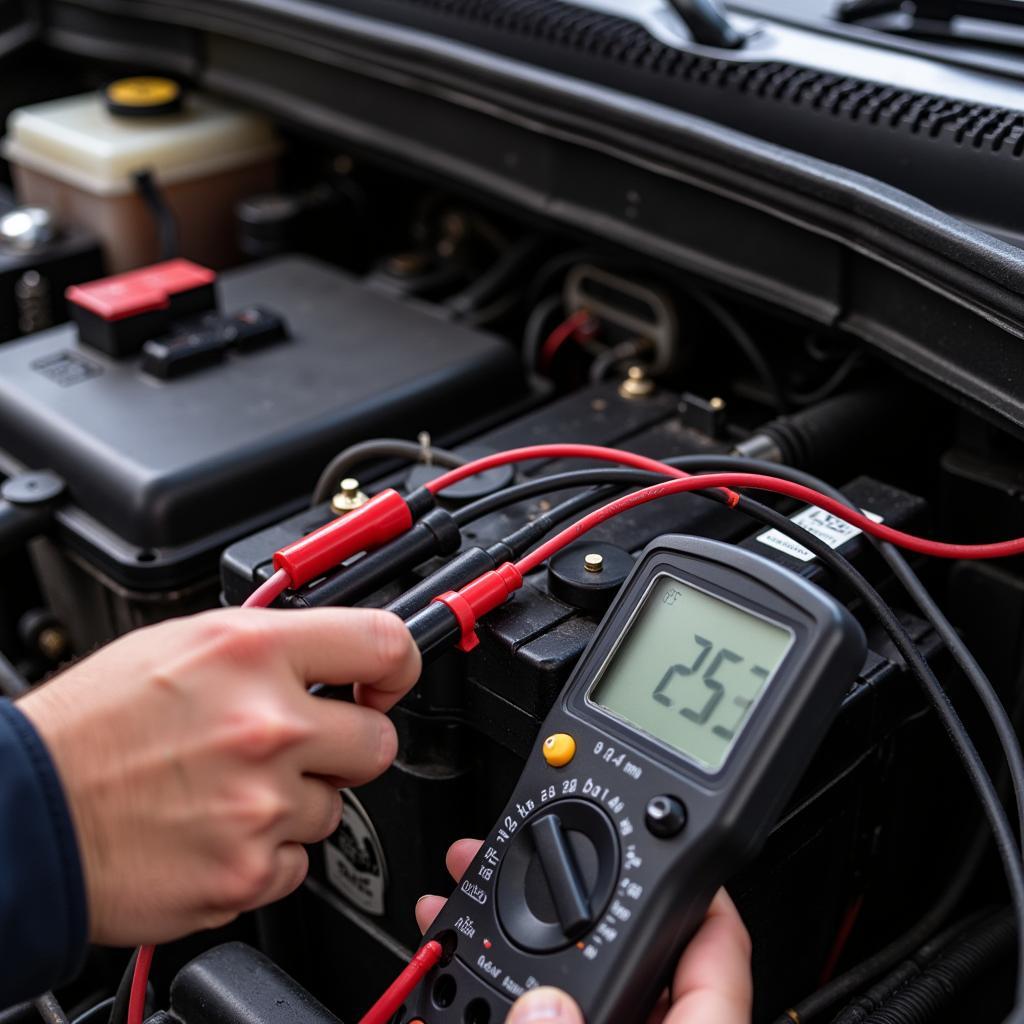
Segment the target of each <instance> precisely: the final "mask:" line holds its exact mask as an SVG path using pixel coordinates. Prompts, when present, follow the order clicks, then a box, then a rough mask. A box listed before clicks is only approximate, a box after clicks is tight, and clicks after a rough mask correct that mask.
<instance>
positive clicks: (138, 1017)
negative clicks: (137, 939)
mask: <svg viewBox="0 0 1024 1024" xmlns="http://www.w3.org/2000/svg"><path fill="white" fill-rule="evenodd" d="M153 948H154V947H153V946H139V953H138V956H137V957H136V958H135V970H134V971H133V972H132V988H131V994H130V996H129V997H128V1024H142V1020H143V1018H144V1017H145V1016H146V986H147V985H148V984H149V967H150V964H152V963H153Z"/></svg>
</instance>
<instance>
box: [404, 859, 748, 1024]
mask: <svg viewBox="0 0 1024 1024" xmlns="http://www.w3.org/2000/svg"><path fill="white" fill-rule="evenodd" d="M481 845H482V844H481V843H480V842H479V841H478V840H475V839H462V840H459V841H458V842H457V843H455V844H453V846H452V848H451V849H450V850H449V851H448V855H447V857H446V858H445V860H446V863H447V865H448V868H449V870H450V871H451V873H452V877H453V879H454V880H455V882H456V883H458V882H459V881H461V880H462V876H463V875H464V874H465V872H466V871H468V870H469V866H470V864H472V862H473V859H474V858H475V857H476V855H477V853H478V852H479V849H480V846H481ZM444 904H445V899H444V897H443V896H424V897H423V898H422V899H420V901H419V902H418V903H417V904H416V921H417V923H418V924H419V926H420V931H421V932H424V933H426V932H428V931H430V929H431V926H432V925H433V923H434V920H435V919H436V917H437V915H438V914H439V913H440V912H441V910H442V909H443V907H444ZM750 952H751V950H750V936H749V935H748V934H747V930H746V928H745V927H744V925H743V921H742V919H741V918H740V915H739V911H737V909H736V907H735V905H734V904H733V902H732V900H731V899H730V898H729V896H728V894H727V893H726V892H725V890H724V889H722V890H719V892H718V894H717V895H716V896H715V898H714V900H713V901H712V903H711V907H710V908H709V910H708V913H707V916H706V917H705V919H704V921H703V923H702V924H701V926H700V929H699V930H698V932H697V934H696V935H695V936H694V937H693V939H692V940H691V942H690V943H689V945H688V946H687V947H686V949H685V950H684V952H683V955H682V957H681V959H680V961H679V964H678V966H677V967H676V969H675V973H674V976H673V978H672V982H671V984H670V986H669V989H668V991H667V992H666V993H665V997H663V999H662V1000H661V1002H660V1003H659V1005H658V1007H657V1008H656V1010H655V1012H654V1013H653V1014H652V1015H651V1016H650V1018H649V1024H707V1022H708V1021H714V1022H715V1024H749V1021H750V1015H751V1012H752V1004H753V979H752V978H751V974H750ZM522 1020H525V1021H529V1022H531V1024H543V1022H545V1021H558V1022H560V1024H582V1022H583V1015H582V1013H581V1012H580V1010H579V1007H577V1006H576V1004H575V1001H574V1000H573V999H572V997H571V996H568V995H566V994H565V993H563V992H559V991H558V990H556V989H551V988H545V989H533V990H531V991H530V992H529V993H527V995H526V996H523V997H521V998H520V999H518V1000H517V1001H516V1002H515V1004H514V1005H513V1007H512V1009H511V1010H510V1011H509V1015H508V1017H507V1018H506V1020H505V1024H519V1022H520V1021H522ZM495 1024H500V1021H498V1022H495Z"/></svg>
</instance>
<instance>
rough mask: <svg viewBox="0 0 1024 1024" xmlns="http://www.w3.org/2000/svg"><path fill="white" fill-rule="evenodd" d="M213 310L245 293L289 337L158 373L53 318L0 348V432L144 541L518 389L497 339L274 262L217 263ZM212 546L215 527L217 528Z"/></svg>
mask: <svg viewBox="0 0 1024 1024" xmlns="http://www.w3.org/2000/svg"><path fill="white" fill-rule="evenodd" d="M218 288H219V291H220V309H221V311H222V312H224V313H226V314H231V313H235V312H237V311H238V310H240V309H243V308H245V307H247V306H250V305H256V304H258V305H259V306H260V307H262V308H264V309H268V310H270V311H272V312H273V313H276V314H277V315H278V316H280V317H281V318H283V320H284V323H285V325H286V328H287V335H288V337H287V338H286V339H285V340H281V341H276V342H274V343H273V344H268V345H265V346H262V347H260V348H258V349H254V350H253V351H244V352H237V353H236V352H232V353H231V354H230V355H228V356H227V357H226V358H224V359H223V360H222V361H220V362H219V363H217V365H213V366H204V367H202V368H201V369H197V370H196V371H195V372H192V373H189V374H187V375H185V376H181V377H178V378H175V379H171V380H160V379H158V378H156V377H153V376H151V375H150V374H147V373H145V372H143V368H142V364H141V360H140V359H138V358H132V359H121V360H118V359H113V358H110V357H107V356H105V355H104V354H103V353H101V352H97V351H96V350H95V349H91V348H85V347H83V346H81V345H80V344H79V342H78V339H77V336H76V332H75V329H74V327H72V326H70V325H65V326H62V327H58V328H54V329H53V330H49V331H45V332H43V333H41V334H37V335H34V336H32V337H30V338H26V339H23V340H21V341H17V342H13V343H11V344H8V345H5V346H4V347H3V348H2V349H0V438H2V439H3V440H2V443H3V447H4V449H6V452H7V454H9V455H10V456H12V457H13V458H14V459H16V460H18V461H19V462H21V463H25V464H27V465H29V466H31V467H38V468H43V467H46V468H51V469H54V470H56V471H57V472H58V473H60V474H61V475H62V476H63V477H64V478H65V479H66V480H67V482H68V485H69V488H70V492H71V495H72V497H73V500H74V502H75V503H76V504H77V505H78V506H79V507H80V508H81V509H82V510H84V512H86V513H87V514H88V515H89V516H90V517H92V518H93V519H95V520H97V521H98V522H99V523H100V524H102V526H103V527H105V528H106V529H107V530H110V531H113V532H114V533H115V534H117V535H118V537H119V538H121V539H122V540H123V541H126V542H128V543H129V544H131V545H137V546H139V547H142V548H156V549H167V548H173V547H180V546H183V545H195V544H196V543H197V542H199V541H200V540H201V539H202V538H204V537H209V536H211V535H213V534H215V533H217V532H218V531H229V532H230V531H231V529H232V527H236V528H237V524H239V523H240V522H243V521H249V522H251V521H252V520H253V518H254V517H257V516H260V515H261V514H263V513H266V512H269V511H270V510H272V509H280V508H282V506H284V505H285V504H286V503H287V502H288V501H289V500H294V499H296V498H298V497H300V496H303V495H308V494H309V493H310V491H311V490H312V488H313V484H314V482H315V481H316V479H317V476H318V475H319V473H320V471H321V469H322V468H323V466H324V465H325V464H326V462H327V461H328V460H329V459H330V458H331V456H333V455H334V454H335V453H336V452H337V451H338V450H339V449H340V448H342V447H344V446H345V445H347V444H349V443H351V442H353V441H356V440H361V439H363V438H366V437H374V436H378V435H397V436H404V437H414V436H415V435H416V433H417V431H420V430H430V431H432V432H434V433H435V435H437V434H439V433H443V432H444V431H446V430H451V429H452V428H454V427H456V426H458V427H462V426H465V425H467V424H468V423H470V422H472V420H473V418H474V417H475V416H482V415H484V414H494V413H495V412H496V411H497V410H499V409H500V408H501V406H502V404H503V403H504V402H506V401H511V400H513V399H515V398H516V397H518V396H519V395H521V394H522V390H523V383H522V374H521V372H520V369H519V365H518V360H517V359H516V357H515V354H514V353H513V351H512V349H511V348H509V347H508V346H506V345H504V344H502V343H501V342H500V341H499V340H497V339H496V338H494V337H492V336H489V335H487V334H483V333H481V332H479V331H475V330H470V329H468V328H465V327H460V326H458V325H456V324H452V323H449V322H446V321H444V320H443V319H441V318H440V317H436V316H433V315H431V313H429V312H428V311H426V310H424V309H420V308H416V307H415V306H411V305H409V304H407V303H402V302H400V301H398V300H395V299H391V298H388V297H385V296H382V295H379V294H377V293H375V292H372V291H369V290H367V289H366V288H364V287H362V286H361V285H360V284H359V283H358V282H356V281H355V280H354V279H352V278H350V277H348V276H346V275H345V274H343V273H342V272H340V271H338V270H336V269H334V268H333V267H330V266H328V265H326V264H322V263H319V262H316V261H314V260H311V259H307V258H304V257H293V256H290V257H283V258H280V259H275V260H271V261H268V262H266V263H262V264H259V265H255V266H252V267H248V268H245V269H241V270H235V271H231V272H228V273H226V274H224V275H223V276H222V278H221V279H220V282H219V285H218ZM221 539H222V541H223V537H222V538H221Z"/></svg>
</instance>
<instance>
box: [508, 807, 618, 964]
mask: <svg viewBox="0 0 1024 1024" xmlns="http://www.w3.org/2000/svg"><path fill="white" fill-rule="evenodd" d="M618 870H619V842H618V837H617V836H616V833H615V827H614V825H613V824H612V822H611V820H610V819H609V818H608V816H607V815H606V814H605V813H604V812H603V811H602V810H601V809H600V808H599V807H597V806H595V805H594V804H592V803H589V802H588V801H585V800H560V801H556V802H555V803H553V804H551V805H550V806H549V807H548V808H546V809H545V811H544V812H543V813H542V814H540V815H538V816H537V817H535V818H533V819H532V820H531V821H530V823H529V824H528V825H527V826H526V827H525V828H523V829H521V830H520V831H519V832H518V833H517V834H516V837H515V839H514V840H513V842H512V844H511V846H510V847H509V850H508V853H507V854H506V856H505V859H504V861H503V863H502V866H501V872H500V874H499V876H498V887H497V911H498V919H499V920H500V922H501V926H502V928H504V930H505V932H506V934H507V935H508V937H509V938H510V939H511V940H512V941H513V942H514V943H515V944H516V945H517V946H519V947H520V948H521V949H524V950H526V951H527V952H530V953H549V952H553V951H555V950H558V949H564V948H565V947H566V946H569V945H571V944H572V943H573V942H575V941H576V940H577V939H579V938H580V937H581V936H583V935H585V934H586V933H587V932H588V931H589V930H590V929H591V927H592V926H593V925H594V924H595V923H596V922H597V921H598V920H599V919H600V917H601V915H602V914H603V913H604V911H605V908H606V907H607V905H608V902H609V900H610V899H611V897H612V893H613V891H614V889H615V883H616V879H617V877H618Z"/></svg>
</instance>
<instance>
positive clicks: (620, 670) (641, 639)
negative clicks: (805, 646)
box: [590, 575, 793, 771]
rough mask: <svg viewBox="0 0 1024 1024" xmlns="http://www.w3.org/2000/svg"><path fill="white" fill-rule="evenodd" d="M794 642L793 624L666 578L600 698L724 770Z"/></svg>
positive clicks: (653, 591) (603, 678)
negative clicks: (752, 713)
mask: <svg viewBox="0 0 1024 1024" xmlns="http://www.w3.org/2000/svg"><path fill="white" fill-rule="evenodd" d="M792 642H793V632H792V630H790V629H788V628H786V627H784V626H780V625H779V624H778V623H776V622H772V621H770V620H769V619H766V618H763V617H762V616H760V615H756V614H754V613H753V612H750V611H746V610H744V609H743V608H740V607H738V606H737V605H735V604H732V603H731V602H729V601H726V600H723V599H721V598H718V597H713V596H711V595H710V594H707V593H705V592H704V591H702V590H698V589H697V588H696V587H693V586H690V585H689V584H686V583H682V582H681V581H679V580H677V579H675V578H674V577H672V576H668V575H661V576H659V577H658V578H657V579H656V580H655V581H654V583H653V584H652V585H651V588H650V589H649V590H648V592H647V595H646V597H645V598H644V601H643V604H642V605H641V607H640V609H639V611H638V612H637V614H636V615H635V616H634V618H633V620H632V623H631V624H630V626H629V628H628V631H627V633H626V635H625V637H624V638H623V640H622V641H621V642H620V644H619V646H618V647H617V648H616V650H615V651H614V653H613V654H612V656H611V658H610V659H609V661H608V662H607V663H606V665H605V667H604V669H603V671H602V672H601V674H600V676H599V677H598V680H597V683H596V685H595V686H594V688H593V690H592V691H591V694H590V699H591V700H592V701H593V702H594V703H595V704H597V705H599V706H600V707H603V708H605V709H606V710H607V711H610V712H611V713H612V714H613V715H616V716H617V717H619V718H622V719H624V720H625V721H627V722H629V723H631V724H632V725H635V726H637V727H638V728H640V729H642V730H643V731H644V732H646V733H649V734H650V735H651V736H653V737H654V738H655V739H657V740H660V741H661V742H662V743H665V744H667V745H668V746H670V747H672V748H673V749H674V750H677V751H678V752H679V753H680V754H682V755H683V756H684V757H686V758H688V759H689V760H691V761H694V762H696V763H697V764H699V765H701V766H702V767H704V768H707V769H709V770H710V771H718V770H719V769H720V768H721V767H722V765H723V764H724V763H725V759H726V757H727V756H728V754H729V751H730V750H731V749H732V746H733V744H734V743H735V742H736V739H737V737H738V736H739V735H740V733H741V731H742V730H743V728H744V726H745V725H746V723H747V721H748V720H749V717H750V712H751V710H752V709H753V707H754V705H755V704H756V703H757V701H758V700H759V698H760V697H761V695H762V694H763V693H764V691H765V690H766V689H767V687H768V684H769V683H770V682H771V679H772V676H773V675H774V674H775V672H776V671H777V670H778V667H779V666H780V665H781V664H782V661H783V659H784V658H785V656H786V652H787V651H788V650H789V647H790V644H791V643H792Z"/></svg>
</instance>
